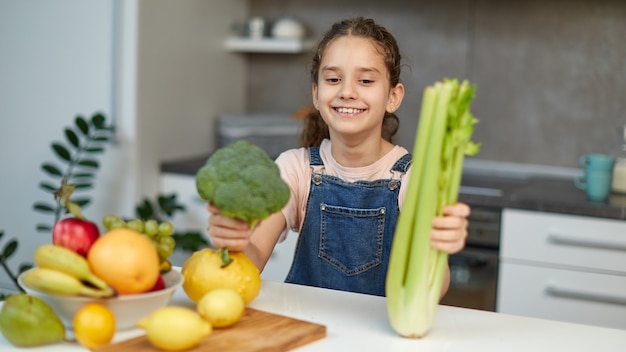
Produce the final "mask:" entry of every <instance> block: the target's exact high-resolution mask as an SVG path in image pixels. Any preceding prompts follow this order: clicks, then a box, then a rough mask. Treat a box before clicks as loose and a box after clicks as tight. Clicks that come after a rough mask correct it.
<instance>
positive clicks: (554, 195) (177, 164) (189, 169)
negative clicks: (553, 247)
mask: <svg viewBox="0 0 626 352" xmlns="http://www.w3.org/2000/svg"><path fill="white" fill-rule="evenodd" d="M208 157H209V154H207V155H201V156H197V157H191V158H188V159H184V160H179V161H173V162H167V163H163V164H162V165H161V172H164V173H175V174H185V175H192V176H193V175H195V174H196V172H197V171H198V170H199V169H200V167H202V165H204V163H205V162H206V160H207V158H208ZM462 184H463V186H464V187H462V188H461V193H460V194H459V200H460V201H462V202H465V203H467V204H470V205H471V206H473V207H475V206H482V207H493V208H514V209H525V210H535V211H545V212H553V213H561V214H570V215H581V216H591V217H599V218H609V219H626V195H620V194H611V196H610V197H609V200H608V201H606V202H590V201H587V199H586V196H585V192H583V191H582V190H580V189H578V188H576V187H575V186H574V180H573V177H562V176H559V177H556V176H545V175H530V174H524V173H516V172H507V173H496V172H489V171H488V170H482V171H480V172H476V171H472V172H464V174H463V180H462Z"/></svg>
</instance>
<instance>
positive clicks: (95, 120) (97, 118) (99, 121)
mask: <svg viewBox="0 0 626 352" xmlns="http://www.w3.org/2000/svg"><path fill="white" fill-rule="evenodd" d="M105 120H106V118H105V117H104V115H102V114H101V113H96V114H94V115H93V116H92V117H91V123H92V124H93V126H94V127H95V128H97V129H102V128H104V127H106V125H105V124H104V121H105Z"/></svg>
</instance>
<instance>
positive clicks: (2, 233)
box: [0, 230, 4, 238]
mask: <svg viewBox="0 0 626 352" xmlns="http://www.w3.org/2000/svg"><path fill="white" fill-rule="evenodd" d="M2 236H4V230H0V238H2Z"/></svg>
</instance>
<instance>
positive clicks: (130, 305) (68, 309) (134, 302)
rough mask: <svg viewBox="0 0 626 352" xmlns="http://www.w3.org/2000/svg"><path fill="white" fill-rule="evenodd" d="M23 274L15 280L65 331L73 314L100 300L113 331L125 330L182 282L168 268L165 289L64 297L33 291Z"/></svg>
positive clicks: (162, 302)
mask: <svg viewBox="0 0 626 352" xmlns="http://www.w3.org/2000/svg"><path fill="white" fill-rule="evenodd" d="M23 275H24V273H22V274H20V276H19V277H18V278H17V282H18V284H19V285H20V287H21V288H23V289H24V291H26V293H27V294H29V295H32V296H35V297H39V298H41V299H42V300H44V301H45V302H46V303H48V304H49V305H50V307H52V309H53V310H54V311H55V313H56V314H57V316H58V317H59V319H61V321H62V322H63V325H64V326H65V328H66V329H68V330H73V326H72V319H73V318H74V314H76V312H77V311H78V310H79V309H80V308H81V307H82V306H84V305H86V304H88V303H101V304H102V305H104V306H106V307H108V308H109V309H110V310H111V312H112V313H113V315H114V316H115V325H116V326H115V330H117V331H120V330H128V329H132V328H135V327H136V326H135V323H136V322H137V320H139V319H140V318H143V317H146V316H148V315H150V313H152V312H153V311H155V310H156V309H158V308H161V307H164V306H166V305H167V304H168V303H169V301H170V299H171V298H172V295H173V294H174V291H176V290H177V289H178V288H179V287H180V286H181V285H182V283H183V276H182V275H181V273H180V272H179V271H178V270H170V271H168V272H167V273H165V274H163V280H164V281H165V288H164V289H162V290H158V291H153V292H146V293H139V294H132V295H120V296H117V297H112V298H90V297H84V296H64V295H58V294H52V293H47V292H42V291H38V290H34V289H32V288H30V287H28V286H26V285H24V283H23V280H22V278H23Z"/></svg>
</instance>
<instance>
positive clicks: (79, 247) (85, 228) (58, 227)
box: [52, 218, 100, 257]
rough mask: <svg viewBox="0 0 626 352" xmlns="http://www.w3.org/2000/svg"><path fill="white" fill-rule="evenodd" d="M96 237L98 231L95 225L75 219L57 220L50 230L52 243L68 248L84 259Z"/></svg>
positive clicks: (98, 234) (98, 233) (98, 235)
mask: <svg viewBox="0 0 626 352" xmlns="http://www.w3.org/2000/svg"><path fill="white" fill-rule="evenodd" d="M98 237H100V230H98V226H96V224H94V223H93V222H91V221H86V220H81V219H77V218H65V219H62V220H59V221H57V223H56V224H54V228H53V229H52V243H54V244H56V245H59V246H63V247H66V248H69V249H71V250H73V251H74V252H76V253H78V254H80V255H82V256H84V257H86V256H87V252H89V248H91V245H92V244H93V243H94V242H95V241H96V240H97V239H98Z"/></svg>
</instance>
